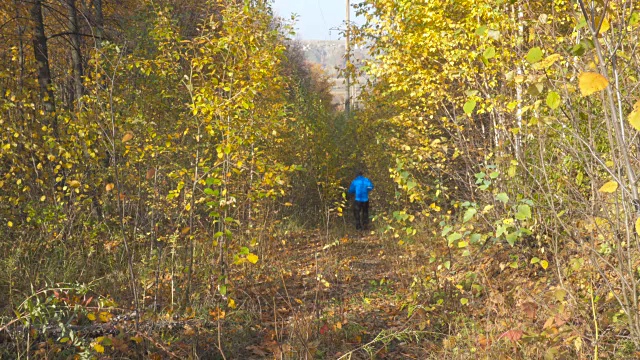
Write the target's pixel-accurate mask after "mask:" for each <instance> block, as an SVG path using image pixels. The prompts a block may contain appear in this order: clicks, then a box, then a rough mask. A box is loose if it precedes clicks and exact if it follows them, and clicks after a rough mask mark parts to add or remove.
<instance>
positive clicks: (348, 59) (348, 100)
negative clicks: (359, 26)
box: [344, 0, 351, 118]
mask: <svg viewBox="0 0 640 360" xmlns="http://www.w3.org/2000/svg"><path fill="white" fill-rule="evenodd" d="M346 2H347V16H346V23H347V29H346V31H345V37H344V38H345V40H346V52H347V53H346V55H345V58H346V66H345V77H346V80H347V97H346V99H345V100H344V111H345V113H346V115H347V118H348V117H349V113H350V112H351V79H350V76H349V67H350V66H349V65H350V64H351V37H350V24H351V2H350V0H346Z"/></svg>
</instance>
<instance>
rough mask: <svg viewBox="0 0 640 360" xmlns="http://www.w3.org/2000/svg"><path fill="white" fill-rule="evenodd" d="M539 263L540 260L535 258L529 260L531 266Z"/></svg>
mask: <svg viewBox="0 0 640 360" xmlns="http://www.w3.org/2000/svg"><path fill="white" fill-rule="evenodd" d="M539 262H540V259H539V258H537V257H534V258H532V259H531V264H537V263H539Z"/></svg>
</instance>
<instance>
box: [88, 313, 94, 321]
mask: <svg viewBox="0 0 640 360" xmlns="http://www.w3.org/2000/svg"><path fill="white" fill-rule="evenodd" d="M87 319H89V320H91V321H96V314H94V313H88V314H87Z"/></svg>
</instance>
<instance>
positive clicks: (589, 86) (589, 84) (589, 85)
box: [578, 72, 609, 96]
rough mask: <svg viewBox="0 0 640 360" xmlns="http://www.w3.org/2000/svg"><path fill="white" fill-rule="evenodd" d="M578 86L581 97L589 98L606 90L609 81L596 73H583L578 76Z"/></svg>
mask: <svg viewBox="0 0 640 360" xmlns="http://www.w3.org/2000/svg"><path fill="white" fill-rule="evenodd" d="M578 86H579V87H580V93H582V96H589V95H591V94H594V93H597V92H599V91H602V90H604V89H606V88H607V86H609V80H607V78H606V77H604V76H603V75H601V74H598V73H594V72H583V73H581V74H580V75H579V76H578Z"/></svg>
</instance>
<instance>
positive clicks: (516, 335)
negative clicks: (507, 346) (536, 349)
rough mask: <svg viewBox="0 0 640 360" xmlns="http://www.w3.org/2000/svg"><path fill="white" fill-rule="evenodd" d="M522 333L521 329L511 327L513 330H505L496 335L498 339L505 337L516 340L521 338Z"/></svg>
mask: <svg viewBox="0 0 640 360" xmlns="http://www.w3.org/2000/svg"><path fill="white" fill-rule="evenodd" d="M523 334H524V332H523V331H522V330H515V329H513V330H509V331H506V332H504V333H502V334H501V335H500V336H499V337H498V339H502V338H506V339H508V340H511V341H513V342H518V341H519V340H520V339H521V338H522V335H523Z"/></svg>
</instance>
